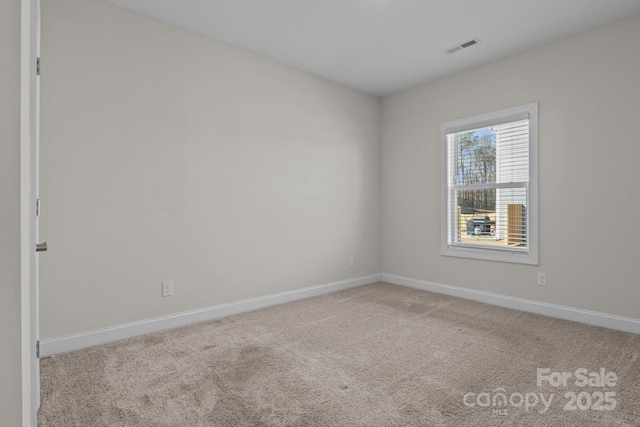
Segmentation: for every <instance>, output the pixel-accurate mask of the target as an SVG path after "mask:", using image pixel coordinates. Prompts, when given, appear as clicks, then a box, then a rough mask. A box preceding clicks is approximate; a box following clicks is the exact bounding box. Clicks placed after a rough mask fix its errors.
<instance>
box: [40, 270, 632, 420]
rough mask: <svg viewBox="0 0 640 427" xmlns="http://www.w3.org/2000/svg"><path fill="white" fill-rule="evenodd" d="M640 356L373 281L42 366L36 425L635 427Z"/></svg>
mask: <svg viewBox="0 0 640 427" xmlns="http://www.w3.org/2000/svg"><path fill="white" fill-rule="evenodd" d="M639 354H640V335H634V334H627V333H623V332H616V331H612V330H608V329H603V328H597V327H591V326H586V325H582V324H578V323H573V322H567V321H563V320H557V319H552V318H547V317H542V316H538V315H534V314H529V313H523V312H519V311H514V310H508V309H503V308H499V307H494V306H490V305H486V304H481V303H477V302H473V301H468V300H463V299H458V298H453V297H449V296H445V295H439V294H433V293H429V292H424V291H419V290H415V289H410V288H405V287H399V286H394V285H389V284H384V283H377V284H373V285H367V286H363V287H359V288H354V289H350V290H347V291H343V292H338V293H333V294H329V295H325V296H322V297H316V298H311V299H307V300H303V301H298V302H293V303H289V304H284V305H281V306H277V307H271V308H268V309H264V310H259V311H255V312H251V313H246V314H241V315H236V316H231V317H228V318H224V319H221V320H216V321H211V322H206V323H201V324H197V325H193V326H189V327H186V328H182V329H177V330H172V331H166V332H161V333H156V334H151V335H148V336H145V337H141V338H135V339H130V340H126V341H121V342H117V343H112V344H107V345H103V346H99V347H94V348H90V349H86V350H82V351H78V352H74V353H70V354H64V355H59V356H56V357H54V358H52V359H47V360H43V361H42V362H41V369H42V407H41V409H40V414H39V422H38V425H39V426H40V427H71V426H78V427H91V426H101V427H102V426H149V427H169V426H171V427H173V426H175V427H178V426H179V427H189V426H456V427H457V426H638V425H640V358H639ZM539 368H540V369H541V371H540V374H538V369H539ZM545 369H548V371H546V370H545ZM581 369H584V370H585V371H582V370H581ZM602 369H603V370H604V372H605V375H600V374H601V373H602V371H601V370H602ZM576 371H578V372H576ZM563 372H565V373H567V374H565V375H564V378H566V385H563V384H562V378H563V374H562V373H563ZM538 376H539V377H540V380H541V383H540V384H538V382H537V380H538ZM614 377H616V378H614ZM584 378H586V379H587V380H585V379H584Z"/></svg>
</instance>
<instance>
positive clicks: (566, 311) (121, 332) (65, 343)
mask: <svg viewBox="0 0 640 427" xmlns="http://www.w3.org/2000/svg"><path fill="white" fill-rule="evenodd" d="M379 281H383V282H387V283H392V284H394V285H401V286H407V287H411V288H416V289H421V290H424V291H430V292H436V293H440V294H446V295H451V296H454V297H459V298H464V299H470V300H474V301H479V302H483V303H487V304H492V305H497V306H500V307H506V308H511V309H514V310H520V311H526V312H529V313H536V314H541V315H544V316H549V317H555V318H558V319H565V320H571V321H574V322H580V323H586V324H589V325H594V326H602V327H604V328H609V329H615V330H618V331H623V332H630V333H634V334H640V319H634V318H631V317H623V316H616V315H613V314H607V313H600V312H597V311H589V310H583V309H579V308H573V307H568V306H563V305H558V304H550V303H545V302H540V301H534V300H528V299H524V298H517V297H511V296H507V295H501V294H495V293H491V292H484V291H478V290H475V289H468V288H461V287H458V286H451V285H444V284H441V283H435V282H429V281H426V280H420V279H412V278H408V277H402V276H396V275H393V274H385V273H382V274H372V275H370V276H364V277H358V278H355V279H348V280H342V281H339V282H332V283H326V284H323V285H318V286H312V287H308V288H303V289H297V290H294V291H288V292H281V293H277V294H273V295H267V296H263V297H257V298H250V299H246V300H241V301H236V302H231V303H227V304H220V305H216V306H213V307H206V308H201V309H198V310H191V311H186V312H182V313H176V314H171V315H167V316H161V317H155V318H152V319H146V320H140V321H137V322H131V323H125V324H122V325H116V326H112V327H108V328H103V329H96V330H93V331H87V332H82V333H79V334H73V335H67V336H63V337H57V338H50V339H45V340H41V341H40V356H41V357H42V358H46V357H49V356H52V355H54V354H60V353H67V352H70V351H75V350H80V349H83V348H88V347H93V346H96V345H100V344H106V343H109V342H113V341H118V340H121V339H126V338H132V337H136V336H140V335H144V334H148V333H152V332H158V331H162V330H166V329H173V328H179V327H181V326H187V325H190V324H193V323H197V322H204V321H207V320H213V319H218V318H221V317H225V316H230V315H233V314H239V313H244V312H248V311H253V310H258V309H260V308H265V307H270V306H274V305H278V304H283V303H286V302H291V301H297V300H301V299H305V298H310V297H315V296H319V295H324V294H328V293H330V292H336V291H340V290H344V289H349V288H354V287H357V286H362V285H366V284H369V283H375V282H379Z"/></svg>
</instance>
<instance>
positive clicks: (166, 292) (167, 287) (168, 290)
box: [162, 282, 173, 297]
mask: <svg viewBox="0 0 640 427" xmlns="http://www.w3.org/2000/svg"><path fill="white" fill-rule="evenodd" d="M172 295H173V282H162V296H163V297H170V296H172Z"/></svg>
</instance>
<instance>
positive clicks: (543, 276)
mask: <svg viewBox="0 0 640 427" xmlns="http://www.w3.org/2000/svg"><path fill="white" fill-rule="evenodd" d="M538 286H547V273H538Z"/></svg>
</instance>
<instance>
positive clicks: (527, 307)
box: [382, 273, 640, 334]
mask: <svg viewBox="0 0 640 427" xmlns="http://www.w3.org/2000/svg"><path fill="white" fill-rule="evenodd" d="M382 281H383V282H387V283H392V284H394V285H402V286H408V287H411V288H416V289H421V290H424V291H430V292H436V293H439V294H446V295H451V296H454V297H459V298H464V299H470V300H474V301H479V302H484V303H487V304H492V305H497V306H500V307H506V308H511V309H514V310H520V311H526V312H529V313H536V314H541V315H543V316H549V317H555V318H558V319H564V320H571V321H574V322H580V323H586V324H588V325H594V326H602V327H604V328H609V329H615V330H618V331H623V332H630V333H633V334H640V319H634V318H631V317H623V316H616V315H614V314H607V313H600V312H597V311H589V310H583V309H579V308H573V307H567V306H563V305H558V304H550V303H546V302H540V301H533V300H528V299H524V298H517V297H510V296H507V295H500V294H495V293H491V292H484V291H478V290H475V289H467V288H461V287H458V286H451V285H443V284H441V283H434V282H428V281H426V280H419V279H411V278H408V277H402V276H395V275H393V274H385V273H382Z"/></svg>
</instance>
